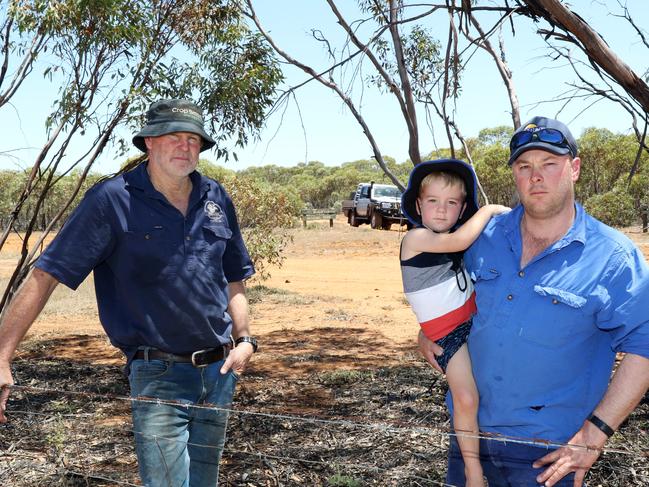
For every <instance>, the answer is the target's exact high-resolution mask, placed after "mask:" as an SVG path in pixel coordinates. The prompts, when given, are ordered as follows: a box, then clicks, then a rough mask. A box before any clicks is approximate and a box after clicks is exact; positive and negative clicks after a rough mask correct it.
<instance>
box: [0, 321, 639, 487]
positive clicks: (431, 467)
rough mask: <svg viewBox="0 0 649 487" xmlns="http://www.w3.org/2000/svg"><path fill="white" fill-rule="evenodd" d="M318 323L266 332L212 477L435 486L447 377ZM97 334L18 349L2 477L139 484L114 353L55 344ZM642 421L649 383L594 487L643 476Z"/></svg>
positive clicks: (24, 482)
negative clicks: (341, 342)
mask: <svg viewBox="0 0 649 487" xmlns="http://www.w3.org/2000/svg"><path fill="white" fill-rule="evenodd" d="M350 331H351V332H354V331H355V332H356V333H357V334H362V333H366V332H364V331H362V330H353V329H352V330H350ZM318 332H319V335H318V336H317V338H312V339H309V338H306V339H304V340H300V341H296V340H287V339H285V338H284V334H282V333H279V332H277V333H276V334H275V335H273V334H271V335H268V336H266V337H264V341H265V343H266V345H267V346H268V347H273V349H274V350H277V351H278V353H276V354H275V360H274V361H269V360H264V361H263V367H262V366H261V365H260V366H258V367H251V369H250V370H249V372H248V373H247V374H246V375H245V376H244V379H243V380H242V381H241V383H240V387H239V388H238V391H237V394H236V397H235V404H234V405H233V410H234V412H233V414H232V416H231V419H230V423H229V427H228V441H227V446H226V451H225V452H224V455H223V459H222V467H221V483H220V485H223V486H251V487H252V486H348V487H352V486H425V485H444V483H443V479H444V471H445V450H446V445H447V438H448V437H447V435H446V434H445V433H446V431H447V428H448V414H447V411H446V408H445V406H444V399H443V397H444V394H445V392H446V382H445V381H444V380H443V379H442V378H440V376H438V375H436V374H435V373H434V372H433V371H432V369H431V368H430V367H428V366H427V365H426V364H425V363H424V362H422V361H421V360H420V359H419V358H418V357H416V356H415V355H412V354H410V355H409V354H408V353H405V354H403V353H399V352H400V351H399V350H395V351H394V352H395V353H394V354H393V355H392V356H389V355H388V354H386V351H385V349H378V348H377V353H376V354H375V355H374V356H369V357H368V356H367V353H365V354H361V350H366V347H367V346H368V343H369V345H370V346H372V342H371V337H369V336H361V337H358V339H357V340H351V341H350V343H348V347H347V349H346V350H344V353H333V352H331V351H330V350H336V349H337V347H336V343H332V342H333V341H334V340H335V339H336V338H335V337H336V336H339V333H336V334H335V336H334V335H332V336H327V333H326V330H325V331H324V332H323V330H322V329H319V330H318ZM306 336H307V337H308V336H309V334H308V333H307V334H306ZM101 340H102V338H101V337H91V336H76V337H65V338H58V339H50V340H38V341H31V342H29V344H28V346H27V347H26V349H25V350H24V352H23V353H22V354H21V356H20V358H18V359H17V360H16V361H15V362H14V372H15V374H14V375H15V378H16V382H17V384H19V385H20V387H19V388H17V389H16V390H15V391H13V393H12V396H11V399H10V405H9V407H10V414H11V416H10V422H9V423H8V424H6V425H1V426H0V485H3V486H16V487H23V486H24V487H28V486H29V487H31V486H75V487H76V486H96V487H99V486H114V485H139V481H138V477H137V466H136V461H135V456H134V453H133V446H132V443H133V438H132V436H133V435H132V432H131V429H130V415H129V402H128V401H127V400H125V399H124V397H125V396H127V395H128V382H127V380H126V378H125V377H124V376H123V374H122V369H121V366H119V365H93V363H96V362H92V361H84V360H76V361H72V360H70V359H69V358H68V357H66V358H57V357H56V355H53V354H52V352H53V351H54V352H56V350H58V349H60V348H61V347H64V348H65V347H70V346H71V343H70V342H72V341H74V342H77V343H78V342H83V343H85V344H86V345H91V344H92V343H94V342H95V341H99V342H100V343H99V344H98V345H97V347H91V346H89V347H88V349H93V348H101ZM325 342H326V343H328V344H329V345H331V346H330V348H327V349H325V348H323V344H324V343H325ZM375 345H377V347H378V345H379V343H378V342H377V344H375ZM260 364H261V361H260ZM277 371H279V372H277ZM287 371H293V374H291V375H287V374H286V372H287ZM53 390H55V391H53ZM60 391H67V392H65V393H64V392H60ZM74 391H78V393H75V392H74ZM648 427H649V397H647V396H645V398H644V400H643V401H642V403H641V405H640V407H638V408H637V409H636V410H635V411H634V413H633V414H632V415H631V417H630V418H629V420H628V421H627V423H625V425H624V426H623V428H622V429H621V430H620V432H618V433H617V434H616V435H615V436H614V437H613V439H612V440H611V441H610V442H609V444H608V445H607V446H608V447H609V448H612V449H616V450H620V451H621V452H625V453H606V454H604V455H603V456H602V458H601V459H600V461H599V462H598V463H597V466H596V468H595V469H593V470H592V471H591V473H590V475H589V477H588V482H589V485H590V486H591V487H592V486H631V487H634V486H638V487H639V486H646V485H648V484H649V459H648V457H647V455H648V450H649V449H648V445H649V435H648V431H647V430H648V429H649V428H648Z"/></svg>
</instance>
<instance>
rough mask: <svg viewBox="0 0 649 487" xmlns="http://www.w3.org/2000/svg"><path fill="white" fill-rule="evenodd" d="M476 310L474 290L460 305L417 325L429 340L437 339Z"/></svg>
mask: <svg viewBox="0 0 649 487" xmlns="http://www.w3.org/2000/svg"><path fill="white" fill-rule="evenodd" d="M476 310H477V308H476V305H475V291H474V292H473V293H471V297H470V298H469V299H467V301H466V302H465V303H464V304H463V305H462V306H461V307H459V308H457V309H454V310H453V311H450V312H448V313H446V314H445V315H442V316H438V317H437V318H433V319H432V320H428V321H425V322H423V323H419V325H420V326H421V329H422V331H423V332H424V335H426V337H428V339H429V340H439V339H440V338H442V337H445V336H446V335H448V334H449V333H451V332H452V331H453V330H455V329H456V328H457V327H458V326H460V325H461V324H462V323H464V322H465V321H468V320H469V318H471V316H473V314H474V313H475V312H476Z"/></svg>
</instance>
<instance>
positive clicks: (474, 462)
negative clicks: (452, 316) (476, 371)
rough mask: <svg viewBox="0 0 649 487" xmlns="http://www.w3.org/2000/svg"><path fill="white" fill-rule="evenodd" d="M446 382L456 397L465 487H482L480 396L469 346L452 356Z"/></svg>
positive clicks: (458, 437)
mask: <svg viewBox="0 0 649 487" xmlns="http://www.w3.org/2000/svg"><path fill="white" fill-rule="evenodd" d="M446 379H447V381H448V385H449V388H450V390H451V395H452V397H453V425H454V428H455V433H456V435H457V440H458V443H459V446H460V450H461V452H462V457H463V459H464V466H465V475H466V485H467V486H468V487H474V486H475V487H478V486H479V487H483V486H484V480H483V478H482V475H483V474H482V466H481V465H480V440H479V439H478V436H477V435H478V433H479V428H478V401H479V396H478V389H477V388H476V385H475V381H474V379H473V373H472V372H471V359H470V357H469V350H468V348H467V345H466V343H465V344H463V345H462V346H461V347H460V349H459V350H458V351H457V352H456V353H455V354H454V355H453V357H451V359H450V361H449V363H448V367H447V369H446Z"/></svg>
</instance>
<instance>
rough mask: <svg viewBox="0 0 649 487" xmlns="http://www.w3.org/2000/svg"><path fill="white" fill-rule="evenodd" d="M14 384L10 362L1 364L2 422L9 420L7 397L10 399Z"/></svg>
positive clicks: (0, 419) (0, 401)
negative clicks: (10, 391) (10, 389)
mask: <svg viewBox="0 0 649 487" xmlns="http://www.w3.org/2000/svg"><path fill="white" fill-rule="evenodd" d="M13 384H14V379H13V377H12V376H11V368H10V367H9V364H0V423H6V422H7V416H5V411H6V410H7V399H9V388H10V387H11V386H12V385H13Z"/></svg>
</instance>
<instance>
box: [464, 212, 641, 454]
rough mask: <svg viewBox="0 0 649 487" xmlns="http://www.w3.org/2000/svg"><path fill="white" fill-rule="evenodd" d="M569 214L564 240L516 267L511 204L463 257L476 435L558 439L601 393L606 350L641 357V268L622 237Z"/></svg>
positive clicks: (608, 363) (515, 217) (608, 357)
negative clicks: (473, 308)
mask: <svg viewBox="0 0 649 487" xmlns="http://www.w3.org/2000/svg"><path fill="white" fill-rule="evenodd" d="M575 210H576V214H575V220H574V222H573V225H572V227H571V228H570V229H569V230H568V232H567V233H566V235H565V236H564V237H563V238H561V239H560V240H559V241H557V242H555V243H554V244H552V245H550V246H549V247H548V248H547V249H545V250H544V251H543V252H541V253H540V254H539V255H537V256H535V257H534V258H533V259H532V260H530V261H529V262H528V263H527V264H526V265H525V267H522V268H521V266H520V259H521V253H522V241H521V232H520V222H521V218H522V215H523V208H522V207H521V206H520V205H519V206H517V207H516V208H514V209H513V210H512V211H511V212H509V213H505V214H502V215H498V216H496V217H494V218H492V219H491V221H490V222H489V224H488V225H487V226H486V227H485V230H484V231H483V233H482V234H481V235H480V237H478V239H477V240H476V241H475V243H474V244H473V245H472V246H471V247H470V248H469V250H468V251H467V252H466V253H465V256H464V258H465V264H466V267H467V269H468V270H469V272H470V274H471V276H472V279H473V280H474V281H475V289H476V304H477V307H478V312H477V314H476V315H475V317H474V319H473V327H472V328H471V334H470V336H469V340H468V346H469V352H470V355H471V363H472V367H473V374H474V376H475V380H476V384H477V386H478V391H479V392H480V406H479V414H478V423H479V425H480V429H481V430H482V431H488V432H494V433H500V434H504V435H508V436H516V437H526V438H542V439H546V440H552V441H559V442H565V441H567V440H568V439H570V438H571V437H572V436H573V435H574V434H575V433H576V432H577V431H578V430H579V429H580V428H581V426H582V424H583V422H584V420H585V419H586V417H587V416H588V415H589V414H590V413H591V412H592V411H593V410H594V408H595V406H596V405H597V404H598V403H599V402H600V401H601V399H602V397H603V396H604V393H605V392H606V390H607V387H608V383H609V378H610V375H611V369H612V367H613V363H614V360H615V354H616V352H628V353H633V354H637V355H640V356H643V357H647V358H649V313H647V309H648V308H647V303H649V266H648V265H647V262H646V261H645V259H644V257H643V256H642V254H641V253H640V251H639V250H638V248H637V247H635V245H633V243H632V242H631V241H630V240H629V239H628V238H627V237H625V236H624V235H622V234H621V233H620V232H618V231H616V230H614V229H612V228H610V227H608V226H606V225H604V224H603V223H601V222H600V221H598V220H596V219H595V218H593V217H592V216H590V215H588V214H587V213H586V212H585V211H584V209H583V208H582V207H581V206H580V205H578V204H577V205H575Z"/></svg>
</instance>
